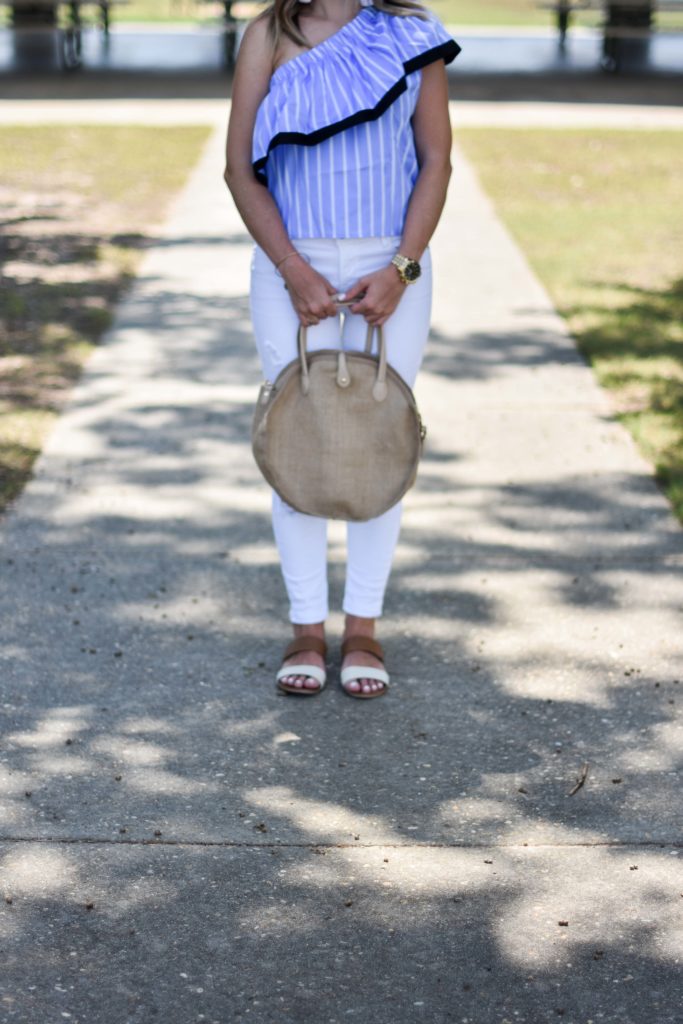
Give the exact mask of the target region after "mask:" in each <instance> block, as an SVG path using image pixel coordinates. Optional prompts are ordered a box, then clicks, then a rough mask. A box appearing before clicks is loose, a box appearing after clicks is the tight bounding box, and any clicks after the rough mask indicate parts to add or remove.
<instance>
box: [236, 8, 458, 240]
mask: <svg viewBox="0 0 683 1024" xmlns="http://www.w3.org/2000/svg"><path fill="white" fill-rule="evenodd" d="M460 50H461V47H460V46H459V45H458V44H457V43H456V42H455V40H454V39H452V38H451V36H450V35H449V34H448V32H447V31H446V29H445V28H444V26H443V25H442V24H441V22H440V21H439V20H438V18H436V16H435V15H433V14H431V13H430V16H429V21H425V20H423V19H421V18H418V17H416V16H408V17H403V16H401V15H393V14H386V13H384V12H383V11H379V10H377V9H376V8H375V7H362V8H361V10H360V11H359V13H358V14H357V15H356V16H355V18H353V20H352V21H350V22H347V24H346V25H344V26H343V27H342V28H341V29H339V30H338V31H337V32H335V33H334V34H333V35H331V36H329V37H328V38H327V39H325V40H324V41H323V42H322V43H318V45H317V46H314V47H313V48H312V49H310V50H306V51H304V52H303V53H301V54H299V55H297V56H296V57H293V58H291V59H290V60H288V61H286V62H285V63H284V64H281V65H280V67H278V68H276V69H275V72H274V73H273V76H272V78H271V81H270V91H269V92H268V94H267V95H266V96H265V97H264V99H263V101H262V102H261V104H260V106H259V108H258V111H257V114H256V121H255V125H254V135H253V147H252V166H253V169H254V173H255V175H256V178H257V180H259V181H260V182H261V183H262V184H264V185H266V186H267V188H268V189H269V191H270V192H271V194H272V195H273V198H274V199H275V202H276V204H277V206H278V209H279V211H280V215H281V216H282V219H283V222H284V224H285V227H286V229H287V233H288V234H289V236H290V238H293V239H294V238H367V237H375V236H383V235H400V234H401V233H402V230H403V222H404V220H405V213H406V207H407V205H408V200H409V198H410V194H411V192H412V190H413V186H414V184H415V180H416V178H417V175H418V171H419V166H418V160H417V154H416V151H415V141H414V137H413V131H412V127H411V123H410V119H411V117H412V115H413V112H414V110H415V104H416V102H417V96H418V92H419V88H420V75H419V74H414V73H413V72H416V71H419V69H420V68H422V67H424V66H425V65H426V64H429V63H431V62H432V61H435V60H440V59H443V60H444V62H445V63H446V64H448V63H450V62H451V61H452V60H454V58H455V57H456V56H457V55H458V53H459V52H460Z"/></svg>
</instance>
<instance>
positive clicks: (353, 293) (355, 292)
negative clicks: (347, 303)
mask: <svg viewBox="0 0 683 1024" xmlns="http://www.w3.org/2000/svg"><path fill="white" fill-rule="evenodd" d="M367 287H368V281H367V278H365V277H361V278H360V280H358V281H356V283H355V284H352V285H351V287H350V288H347V289H346V292H345V294H344V298H345V299H355V298H357V297H358V296H359V295H360V294H361V293H362V292H364V291H365V290H366V289H367Z"/></svg>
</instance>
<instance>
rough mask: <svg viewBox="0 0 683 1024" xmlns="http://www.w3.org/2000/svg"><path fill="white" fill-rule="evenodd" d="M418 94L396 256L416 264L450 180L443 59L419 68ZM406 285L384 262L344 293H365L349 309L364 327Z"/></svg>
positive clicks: (377, 320)
mask: <svg viewBox="0 0 683 1024" xmlns="http://www.w3.org/2000/svg"><path fill="white" fill-rule="evenodd" d="M421 74H422V81H421V84H420V92H419V95H418V98H417V103H416V105H415V110H414V112H413V118H412V126H413V135H414V137H415V150H416V153H417V159H418V163H419V166H420V171H419V174H418V176H417V180H416V182H415V185H414V187H413V191H412V193H411V195H410V200H409V202H408V208H407V211H406V217H405V222H404V225H403V234H402V236H401V244H400V246H399V252H400V253H401V254H402V255H404V256H409V257H410V259H413V260H417V261H418V262H419V260H420V258H421V256H422V254H423V252H424V251H425V249H426V248H427V245H428V244H429V240H430V238H431V237H432V235H433V234H434V230H435V228H436V225H437V224H438V223H439V218H440V216H441V212H442V210H443V207H444V203H445V202H446V192H447V190H448V182H449V180H450V176H451V146H452V133H451V123H450V118H449V114H448V78H447V75H446V65H445V64H444V62H443V61H442V60H437V61H434V63H433V64H428V65H427V66H426V67H424V68H422V72H421ZM410 287H411V286H410V285H408V284H403V282H402V281H401V278H400V277H399V274H398V271H397V269H396V267H395V266H394V265H393V264H392V263H389V264H388V265H387V266H386V267H382V269H381V270H377V271H375V272H374V273H373V274H366V275H365V277H363V278H361V279H360V280H359V281H357V282H356V283H355V284H354V285H353V287H352V288H350V289H349V290H348V291H347V292H346V297H347V298H349V299H353V298H355V296H356V295H360V294H361V292H363V291H365V293H366V294H365V297H364V298H363V299H361V300H360V301H359V302H357V303H355V305H353V306H350V307H349V308H350V310H351V312H352V313H361V314H362V315H363V316H364V317H365V319H366V320H367V321H368V323H372V324H376V325H378V326H379V325H380V324H383V323H385V322H386V321H387V320H388V318H389V317H390V316H391V314H392V313H393V312H394V310H395V309H396V307H397V305H398V304H399V302H400V299H401V296H402V295H403V292H404V291H405V290H406V288H410Z"/></svg>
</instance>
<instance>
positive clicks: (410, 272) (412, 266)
mask: <svg viewBox="0 0 683 1024" xmlns="http://www.w3.org/2000/svg"><path fill="white" fill-rule="evenodd" d="M403 273H404V274H405V276H406V278H407V279H408V280H409V281H417V279H418V277H419V276H420V264H419V263H417V262H416V261H415V260H409V261H408V263H406V265H405V267H404V268H403Z"/></svg>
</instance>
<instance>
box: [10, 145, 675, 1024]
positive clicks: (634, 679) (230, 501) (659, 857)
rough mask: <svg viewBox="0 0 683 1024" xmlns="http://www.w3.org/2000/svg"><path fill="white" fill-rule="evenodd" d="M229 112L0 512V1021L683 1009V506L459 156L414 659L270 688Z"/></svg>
mask: <svg viewBox="0 0 683 1024" xmlns="http://www.w3.org/2000/svg"><path fill="white" fill-rule="evenodd" d="M223 134H224V129H223V127H221V128H219V129H217V131H216V132H215V134H214V135H213V136H212V138H211V140H210V142H209V144H208V146H207V148H206V150H205V152H204V155H203V157H202V160H201V162H200V164H199V165H198V166H197V168H196V169H195V171H194V172H193V174H192V176H191V178H190V181H189V183H188V186H187V188H186V189H185V191H184V192H183V193H182V195H181V196H180V197H179V199H178V201H177V202H176V204H175V205H174V208H173V211H172V215H171V216H170V218H169V221H168V224H167V228H166V230H165V232H164V233H163V235H162V237H160V239H159V243H158V244H157V245H156V246H155V247H154V248H153V249H151V250H150V251H149V252H148V253H147V255H146V257H145V260H144V263H143V265H142V267H141V270H140V275H139V278H138V280H137V282H136V284H135V285H134V287H133V289H132V291H131V292H130V294H129V296H128V298H127V299H126V300H125V301H124V302H123V303H122V305H121V306H120V308H119V311H118V315H117V318H116V321H115V323H114V325H113V327H112V329H111V330H110V332H109V333H108V335H107V337H106V339H105V342H106V343H105V344H103V345H102V346H101V347H100V348H98V349H97V350H96V351H95V352H94V353H93V355H92V357H91V359H90V361H89V363H88V366H87V369H86V372H85V374H84V376H83V377H82V379H81V381H80V383H79V384H78V386H77V387H76V388H75V390H74V393H73V398H72V401H71V402H70V404H69V406H68V408H67V409H66V411H65V413H64V415H63V416H62V417H61V418H60V420H59V422H58V423H57V425H56V427H55V428H54V430H53V432H52V433H51V435H50V437H49V440H48V443H47V445H46V448H45V450H44V453H43V455H42V456H41V458H40V459H39V461H38V463H37V467H36V473H35V477H34V479H33V480H32V481H31V483H30V485H29V486H28V487H27V489H26V490H25V492H24V494H23V495H22V497H21V498H20V499H19V501H18V502H17V503H16V505H15V506H14V507H13V508H12V509H11V510H10V512H9V513H8V514H7V515H6V516H5V518H4V523H3V529H2V536H1V538H0V564H1V565H2V573H1V577H0V622H2V637H3V647H2V657H3V662H2V681H3V690H4V694H3V698H2V700H3V704H2V712H3V717H4V724H3V737H4V739H3V748H2V783H3V784H2V789H1V793H2V801H1V809H2V826H1V829H2V835H1V837H0V839H1V841H0V847H1V850H0V854H1V857H2V860H1V864H2V867H1V869H0V877H1V878H2V895H3V896H4V897H5V901H3V902H2V904H1V905H0V911H1V912H2V935H3V941H2V950H3V953H2V957H3V961H4V964H3V971H2V974H1V975H0V1022H2V1024H4V1022H7V1024H9V1022H15V1021H17V1022H19V1021H20V1022H21V1024H53V1022H57V1021H62V1020H69V1021H71V1022H72V1024H123V1022H126V1024H149V1022H150V1021H153V1020H159V1021H164V1024H188V1022H195V1021H197V1022H200V1021H201V1022H212V1024H214V1022H215V1024H227V1022H233V1021H242V1020H251V1021H256V1022H267V1021H275V1022H278V1024H282V1022H284V1024H290V1022H291V1024H295V1022H296V1024H300V1022H304V1021H310V1022H314V1024H322V1022H324V1024H340V1022H342V1021H346V1020H349V1019H358V1020H363V1021H370V1022H372V1024H409V1022H410V1024H412V1022H415V1021H425V1022H429V1024H435V1022H438V1024H441V1022H443V1024H446V1022H459V1024H460V1022H462V1024H513V1022H514V1024H518V1022H520V1024H521V1022H526V1024H539V1022H546V1021H548V1022H550V1021H556V1020H562V1021H563V1024H588V1022H590V1021H593V1022H595V1024H598V1022H599V1024H612V1022H613V1024H617V1022H618V1024H674V1022H679V1021H680V1000H679V995H680V957H681V954H682V952H683V935H682V933H681V927H680V926H681V893H683V871H682V870H681V863H680V861H681V857H680V856H679V853H680V851H681V846H682V845H683V844H682V842H681V839H682V837H681V832H680V822H681V801H680V783H679V782H678V783H677V779H676V776H675V774H674V773H675V770H676V768H677V760H678V758H679V756H680V750H681V742H680V741H681V732H680V726H678V727H677V725H676V712H677V711H678V709H679V708H680V702H681V689H682V688H683V687H682V685H681V683H680V682H679V680H681V679H682V678H683V674H682V672H683V670H682V668H681V653H682V651H681V647H682V644H681V608H683V575H682V574H681V568H682V567H683V531H681V529H680V527H679V526H678V524H677V523H676V522H675V521H674V519H673V517H672V515H671V513H670V511H669V509H668V506H667V504H666V502H665V500H664V498H663V497H662V496H661V494H660V493H659V491H658V490H657V488H656V486H655V485H654V483H653V481H652V477H651V473H650V470H649V468H648V466H646V465H645V464H644V463H643V461H642V460H641V459H640V458H639V456H638V455H637V453H636V451H635V448H634V445H633V444H632V442H631V440H630V439H629V437H628V436H627V434H626V433H625V431H624V430H623V429H622V428H621V427H620V426H618V425H617V424H615V423H614V422H613V421H612V419H611V417H610V411H609V405H608V401H607V398H606V396H605V395H604V393H603V392H602V391H601V390H600V389H599V388H598V387H597V385H596V384H595V382H594V380H593V377H592V375H591V372H590V371H589V370H588V369H587V367H586V366H585V365H584V363H583V362H582V360H581V359H580V358H579V356H578V355H577V353H576V350H575V347H574V345H573V343H572V340H571V338H569V337H568V335H567V333H566V330H565V327H564V325H563V322H562V321H561V320H560V319H559V318H558V317H557V316H556V315H555V313H554V312H553V309H552V306H551V304H550V302H549V299H548V297H547V295H546V293H545V292H544V291H543V289H542V288H541V287H540V285H539V284H538V282H537V280H536V279H535V278H534V276H533V274H532V273H531V271H530V269H529V267H528V265H527V264H526V262H525V260H524V258H523V257H522V255H521V254H520V252H519V250H518V249H517V248H516V246H515V245H514V244H513V242H512V241H511V240H510V238H509V236H508V235H507V234H506V232H505V231H504V230H503V228H502V227H501V225H500V223H499V221H498V220H497V218H496V216H495V214H494V212H493V210H492V208H491V205H490V204H489V202H488V200H487V199H486V197H485V196H484V195H483V194H482V192H481V190H480V188H479V186H478V184H477V181H476V178H475V177H474V175H473V173H472V170H471V169H470V167H469V165H468V164H467V163H466V162H465V160H464V158H463V156H462V154H461V153H460V152H459V150H457V149H456V151H455V153H454V163H455V173H454V176H453V179H452V182H451V187H450V192H449V200H448V206H447V210H446V213H445V215H444V218H443V220H442V222H441V225H440V226H439V229H438V231H437V234H436V236H435V238H434V241H433V244H432V250H433V256H434V264H435V275H436V281H435V302H434V317H433V338H432V341H431V345H430V349H429V354H428V357H427V359H426V363H425V368H424V372H423V374H422V377H421V379H420V381H419V386H418V399H419V402H420V405H421V409H422V412H423V414H424V417H425V420H426V422H427V425H428V428H429V444H428V449H427V452H426V455H425V459H424V463H423V466H422V469H421V474H420V478H419V484H418V486H417V487H416V489H415V490H414V491H413V492H411V494H410V496H409V498H408V499H407V501H406V513H405V521H404V530H403V534H402V540H401V544H400V549H399V552H398V556H397V559H396V565H395V571H394V574H393V577H392V582H391V586H390V592H389V595H388V601H387V607H386V617H385V620H384V622H383V624H382V630H381V637H382V639H383V640H384V642H385V644H386V646H387V649H388V654H389V669H390V671H391V672H392V678H393V688H392V691H391V693H390V695H389V696H388V697H387V698H386V699H383V700H379V701H375V702H369V703H366V702H354V701H351V700H349V699H348V698H347V697H346V696H344V695H343V694H342V693H341V692H340V691H339V690H338V689H336V687H335V685H334V680H335V678H336V671H337V668H338V659H336V660H335V664H334V668H333V672H332V683H331V685H330V686H329V687H328V689H327V690H326V691H325V692H324V693H323V694H322V695H321V697H320V698H316V699H312V700H310V701H306V702H304V701H301V700H297V699H296V698H287V697H283V696H278V695H277V694H276V691H275V688H274V684H273V677H274V672H275V669H276V667H277V665H278V661H279V655H280V652H281V649H282V647H283V645H284V643H285V641H286V638H287V624H286V620H285V603H284V592H283V587H282V583H281V581H280V577H279V571H278V568H277V560H276V553H275V549H274V546H273V543H272V540H271V533H270V524H269V516H268V506H269V499H268V493H267V490H266V488H265V486H264V484H263V483H262V481H261V479H260V477H259V475H258V473H257V470H256V468H255V466H254V464H253V461H252V458H251V453H250V451H249V447H248V443H247V441H248V434H249V426H250V421H251V413H252V405H253V401H254V399H255V396H256V390H257V386H258V383H259V380H260V372H259V368H258V364H257V359H256V356H255V352H254V347H253V342H252V338H251V330H250V321H249V310H248V302H247V288H248V273H249V259H250V252H251V242H250V240H249V238H248V236H247V234H246V232H245V230H244V227H243V226H242V224H241V222H240V220H239V218H238V216H237V214H236V213H235V211H234V210H233V209H232V207H231V204H230V201H229V197H228V193H227V191H226V189H225V186H224V184H223V181H222V159H223ZM331 558H332V563H333V564H332V582H333V600H334V604H335V606H336V607H338V606H339V600H340V594H341V587H342V582H343V564H342V558H343V529H342V528H341V524H335V528H334V529H333V530H332V537H331ZM331 626H332V628H331V634H330V636H331V639H332V640H334V641H335V646H336V640H337V638H338V633H339V627H340V618H339V616H338V615H337V616H335V617H334V619H333V621H332V624H331ZM585 765H587V766H588V768H587V777H586V779H585V782H584V784H583V786H582V787H581V788H579V789H578V790H577V791H576V792H573V793H572V791H573V790H574V789H575V787H576V781H577V777H579V776H580V773H581V771H582V766H585Z"/></svg>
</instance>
